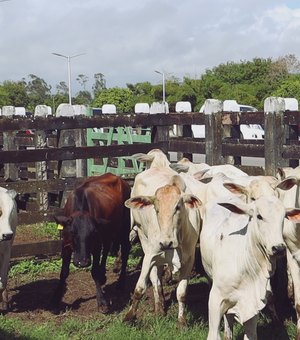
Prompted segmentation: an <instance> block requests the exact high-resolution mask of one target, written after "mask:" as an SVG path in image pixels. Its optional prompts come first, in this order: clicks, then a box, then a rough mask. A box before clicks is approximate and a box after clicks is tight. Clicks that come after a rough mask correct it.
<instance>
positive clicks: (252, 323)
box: [244, 314, 258, 340]
mask: <svg viewBox="0 0 300 340" xmlns="http://www.w3.org/2000/svg"><path fill="white" fill-rule="evenodd" d="M257 322H258V314H256V315H255V316H253V318H251V319H250V320H248V321H246V322H245V323H244V326H245V335H244V340H256V339H257V329H256V328H257Z"/></svg>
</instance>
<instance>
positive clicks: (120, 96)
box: [93, 87, 134, 113]
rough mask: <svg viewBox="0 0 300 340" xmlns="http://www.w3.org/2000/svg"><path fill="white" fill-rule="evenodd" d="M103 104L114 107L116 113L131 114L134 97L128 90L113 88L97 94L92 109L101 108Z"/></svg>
mask: <svg viewBox="0 0 300 340" xmlns="http://www.w3.org/2000/svg"><path fill="white" fill-rule="evenodd" d="M104 104H114V105H116V108H117V112H118V113H127V112H133V110H134V96H133V93H132V91H130V90H129V89H122V88H119V87H114V88H111V89H105V90H102V91H101V92H99V93H98V95H97V96H96V97H95V99H94V101H93V106H94V107H102V106H103V105H104Z"/></svg>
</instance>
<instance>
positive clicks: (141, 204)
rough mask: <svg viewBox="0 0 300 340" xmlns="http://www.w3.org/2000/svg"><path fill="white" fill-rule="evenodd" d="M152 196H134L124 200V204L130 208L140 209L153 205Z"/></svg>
mask: <svg viewBox="0 0 300 340" xmlns="http://www.w3.org/2000/svg"><path fill="white" fill-rule="evenodd" d="M153 203H154V197H152V196H136V197H132V198H129V199H128V200H127V201H125V206H126V207H127V208H131V209H142V208H146V207H151V206H153Z"/></svg>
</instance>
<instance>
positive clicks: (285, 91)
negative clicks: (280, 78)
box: [272, 75, 300, 102]
mask: <svg viewBox="0 0 300 340" xmlns="http://www.w3.org/2000/svg"><path fill="white" fill-rule="evenodd" d="M272 95H273V96H277V97H283V98H296V99H297V100H298V102H300V76H299V75H291V76H290V77H289V79H287V80H285V81H284V82H282V83H281V84H280V86H279V87H278V88H277V90H276V91H274V92H273V93H272Z"/></svg>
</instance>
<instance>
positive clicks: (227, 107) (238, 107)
mask: <svg viewBox="0 0 300 340" xmlns="http://www.w3.org/2000/svg"><path fill="white" fill-rule="evenodd" d="M223 111H231V112H256V111H257V109H256V108H255V107H253V106H250V105H243V104H238V103H237V101H236V100H224V102H223ZM200 112H204V105H202V107H201V109H200ZM240 130H241V134H242V136H243V138H244V139H264V136H265V132H264V129H263V127H262V126H261V125H259V124H241V125H240ZM192 131H193V136H194V137H195V138H205V126H204V125H192Z"/></svg>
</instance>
